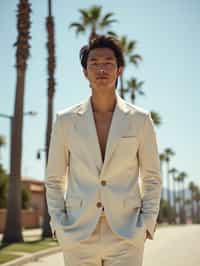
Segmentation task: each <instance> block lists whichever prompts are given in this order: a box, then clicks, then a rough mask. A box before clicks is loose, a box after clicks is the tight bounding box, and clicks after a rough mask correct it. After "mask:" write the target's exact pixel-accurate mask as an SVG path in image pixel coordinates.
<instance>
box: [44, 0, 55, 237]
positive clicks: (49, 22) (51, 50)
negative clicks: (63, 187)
mask: <svg viewBox="0 0 200 266" xmlns="http://www.w3.org/2000/svg"><path fill="white" fill-rule="evenodd" d="M51 7H52V6H51V0H48V17H47V18H46V29H47V35H48V42H47V50H48V89H47V95H48V104H47V125H46V145H45V151H46V164H47V160H48V151H49V144H50V137H51V130H52V122H53V100H54V94H55V79H54V72H55V41H54V38H55V37H54V35H55V34H54V18H53V16H52V10H51V9H52V8H51ZM45 191H46V190H45V186H44V192H45ZM44 206H45V208H44V221H43V231H42V237H43V238H45V237H50V236H51V228H50V224H49V222H50V217H49V214H48V209H47V201H46V193H45V197H44Z"/></svg>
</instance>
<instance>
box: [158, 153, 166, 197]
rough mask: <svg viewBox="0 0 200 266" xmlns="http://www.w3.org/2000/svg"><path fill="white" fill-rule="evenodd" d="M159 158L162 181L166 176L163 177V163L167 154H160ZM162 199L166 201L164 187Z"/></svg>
mask: <svg viewBox="0 0 200 266" xmlns="http://www.w3.org/2000/svg"><path fill="white" fill-rule="evenodd" d="M159 158H160V173H161V177H162V180H164V176H163V162H164V161H165V154H164V153H160V154H159ZM161 198H162V199H164V188H163V187H162V194H161Z"/></svg>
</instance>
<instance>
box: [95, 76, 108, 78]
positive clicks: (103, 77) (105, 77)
mask: <svg viewBox="0 0 200 266" xmlns="http://www.w3.org/2000/svg"><path fill="white" fill-rule="evenodd" d="M107 78H108V77H107V76H100V77H96V79H107Z"/></svg>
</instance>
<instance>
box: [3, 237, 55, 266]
mask: <svg viewBox="0 0 200 266" xmlns="http://www.w3.org/2000/svg"><path fill="white" fill-rule="evenodd" d="M56 246H58V244H57V241H55V240H52V239H45V240H37V241H29V242H23V243H16V244H10V245H1V246H0V264H3V263H6V262H8V261H10V260H13V259H16V258H19V257H21V256H23V255H25V254H30V253H34V252H37V251H42V250H45V249H48V248H51V247H56Z"/></svg>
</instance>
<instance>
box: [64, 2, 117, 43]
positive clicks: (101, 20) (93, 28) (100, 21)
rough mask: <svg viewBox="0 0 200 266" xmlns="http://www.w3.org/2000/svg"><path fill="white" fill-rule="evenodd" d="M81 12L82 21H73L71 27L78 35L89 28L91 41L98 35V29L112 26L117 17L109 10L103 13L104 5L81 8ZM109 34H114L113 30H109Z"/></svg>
mask: <svg viewBox="0 0 200 266" xmlns="http://www.w3.org/2000/svg"><path fill="white" fill-rule="evenodd" d="M79 13H80V15H81V17H80V21H78V22H72V23H71V24H70V25H69V28H74V29H75V32H76V35H78V34H80V33H85V32H86V30H87V29H89V30H90V34H89V40H88V42H91V40H92V39H93V38H95V37H96V36H97V31H102V30H105V29H107V28H109V27H110V26H111V24H113V23H114V22H117V20H116V19H113V18H112V17H113V15H114V14H113V13H112V12H109V13H107V14H105V15H102V6H98V5H93V6H91V7H89V8H87V9H83V8H80V9H79ZM107 33H108V34H110V33H111V34H112V32H111V31H107Z"/></svg>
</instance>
